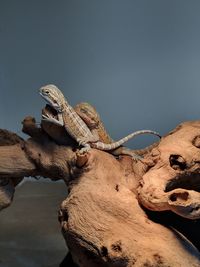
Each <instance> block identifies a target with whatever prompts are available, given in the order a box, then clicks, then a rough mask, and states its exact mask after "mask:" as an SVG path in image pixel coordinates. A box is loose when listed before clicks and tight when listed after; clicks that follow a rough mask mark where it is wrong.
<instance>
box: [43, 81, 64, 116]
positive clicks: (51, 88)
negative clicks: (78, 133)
mask: <svg viewBox="0 0 200 267" xmlns="http://www.w3.org/2000/svg"><path fill="white" fill-rule="evenodd" d="M39 93H40V95H41V96H42V97H43V98H44V99H45V100H46V101H47V102H48V104H49V105H50V106H51V107H53V108H54V109H55V110H56V111H57V112H62V109H63V106H64V104H65V102H66V100H65V97H64V95H63V94H62V92H61V91H60V90H59V89H58V87H56V86H55V85H53V84H48V85H45V86H42V87H41V88H40V89H39Z"/></svg>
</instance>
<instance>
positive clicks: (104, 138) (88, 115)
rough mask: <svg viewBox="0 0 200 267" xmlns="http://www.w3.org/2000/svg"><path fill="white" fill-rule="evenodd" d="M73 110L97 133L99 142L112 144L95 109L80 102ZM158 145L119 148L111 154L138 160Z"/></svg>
mask: <svg viewBox="0 0 200 267" xmlns="http://www.w3.org/2000/svg"><path fill="white" fill-rule="evenodd" d="M74 110H75V111H76V113H78V115H79V116H80V117H81V119H82V120H83V121H84V122H85V123H86V124H87V126H88V127H89V129H90V130H91V131H94V130H96V131H97V134H98V136H99V140H100V141H101V142H103V143H106V144H110V143H113V142H114V141H113V139H112V138H111V137H110V135H109V134H108V132H107V131H106V129H105V127H104V125H103V122H102V120H101V118H100V115H99V113H98V112H97V111H96V109H95V108H94V107H93V106H92V105H90V104H89V103H86V102H82V103H79V104H77V105H76V106H75V107H74ZM158 143H159V141H158V142H155V143H153V144H152V145H149V146H147V147H145V148H143V149H130V148H128V147H124V146H120V147H118V148H116V149H114V150H112V151H111V153H112V154H113V155H115V156H119V155H129V156H131V157H133V158H140V157H141V156H142V155H144V154H145V153H147V152H149V151H151V150H152V149H153V148H154V147H156V146H157V145H158Z"/></svg>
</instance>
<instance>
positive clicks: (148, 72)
mask: <svg viewBox="0 0 200 267" xmlns="http://www.w3.org/2000/svg"><path fill="white" fill-rule="evenodd" d="M47 83H55V84H56V85H58V86H59V87H60V88H61V89H62V90H63V91H64V93H65V96H66V97H67V98H68V100H69V102H70V103H71V104H72V105H74V104H76V103H78V102H81V101H88V102H89V103H91V104H93V105H95V106H96V108H97V110H98V111H99V112H100V114H101V117H102V119H103V121H104V123H105V125H106V128H107V129H108V131H109V132H110V134H111V135H112V137H113V138H114V139H117V138H119V137H122V136H124V135H126V134H128V133H130V132H131V131H133V130H138V129H142V128H149V129H154V130H157V131H159V132H160V133H161V134H165V133H167V132H168V131H169V130H171V129H172V128H174V127H175V126H176V125H177V124H178V123H180V122H182V121H185V120H193V119H200V107H199V97H200V92H199V87H200V1H198V0H192V1H185V0H165V1H163V0H151V1H150V0H59V1H53V0H43V1H41V0H34V1H30V0H29V1H28V0H18V1H16V0H0V116H1V117H0V128H7V129H10V130H14V131H17V132H19V131H20V129H21V123H20V122H21V120H22V119H23V118H24V117H25V116H26V115H33V116H35V117H36V119H37V120H38V121H40V112H41V108H42V106H43V105H44V101H43V100H42V99H41V97H40V96H39V95H38V88H39V87H40V86H41V85H44V84H47ZM151 138H152V139H148V137H144V136H142V137H138V138H137V139H135V140H134V141H132V142H130V143H129V145H130V146H132V147H140V146H143V145H146V144H147V143H149V142H150V141H154V140H155V137H154V138H153V137H151Z"/></svg>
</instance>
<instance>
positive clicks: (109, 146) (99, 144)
mask: <svg viewBox="0 0 200 267" xmlns="http://www.w3.org/2000/svg"><path fill="white" fill-rule="evenodd" d="M140 134H153V135H157V136H158V137H160V138H161V136H160V135H159V133H157V132H154V131H151V130H141V131H136V132H134V133H131V134H129V135H127V136H126V137H124V138H122V139H120V140H119V141H116V142H114V143H111V144H105V143H102V142H100V141H98V142H96V143H91V147H93V148H97V149H100V150H112V149H116V148H117V147H119V146H121V145H123V144H124V143H125V142H127V141H128V140H130V139H131V138H133V137H135V136H137V135H140Z"/></svg>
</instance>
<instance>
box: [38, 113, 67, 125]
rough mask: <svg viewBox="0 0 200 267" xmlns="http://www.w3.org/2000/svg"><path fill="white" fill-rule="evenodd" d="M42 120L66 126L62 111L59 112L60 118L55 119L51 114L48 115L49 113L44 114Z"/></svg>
mask: <svg viewBox="0 0 200 267" xmlns="http://www.w3.org/2000/svg"><path fill="white" fill-rule="evenodd" d="M42 120H43V121H47V122H50V123H53V124H56V125H59V126H64V122H63V118H62V114H60V113H58V119H55V118H53V117H52V116H51V115H48V114H47V115H44V114H42Z"/></svg>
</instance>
